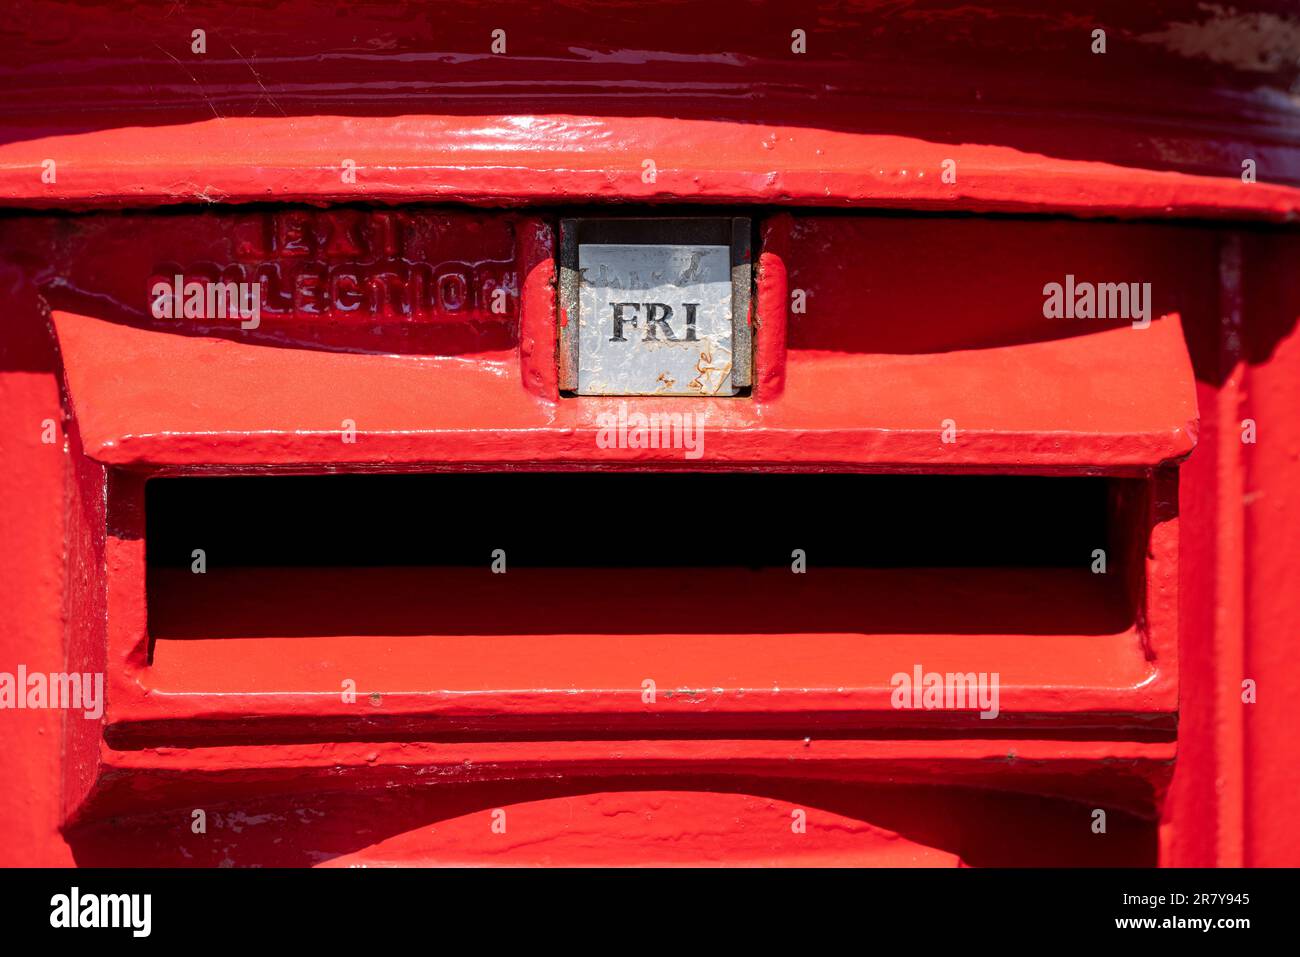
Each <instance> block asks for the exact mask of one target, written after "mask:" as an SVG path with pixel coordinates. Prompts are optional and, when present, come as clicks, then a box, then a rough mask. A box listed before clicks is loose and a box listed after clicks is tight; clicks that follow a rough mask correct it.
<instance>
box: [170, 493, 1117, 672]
mask: <svg viewBox="0 0 1300 957" xmlns="http://www.w3.org/2000/svg"><path fill="white" fill-rule="evenodd" d="M1141 487H1142V483H1141V482H1140V481H1139V480H1132V479H1103V478H1046V477H1011V476H898V475H889V476H886V475H837V474H832V475H812V474H757V473H739V474H708V473H706V474H695V473H692V474H684V473H676V474H646V473H636V474H634V473H508V474H420V475H332V476H258V477H220V478H208V477H196V478H164V479H154V480H151V481H150V482H148V484H147V490H146V555H147V565H148V576H147V582H148V585H147V592H148V595H147V599H148V621H149V629H150V635H151V639H152V646H153V660H154V663H155V665H157V666H159V667H166V666H167V665H168V663H169V662H170V661H172V660H173V659H174V658H177V657H179V658H184V657H186V656H188V655H191V654H194V653H196V651H195V648H194V647H193V646H191V647H190V648H189V649H187V648H186V645H187V643H193V642H195V641H196V640H197V641H198V643H199V644H204V643H207V644H206V647H208V648H210V647H211V644H210V643H211V642H213V641H217V640H225V639H243V638H247V639H252V638H259V639H264V640H268V641H271V642H284V643H285V645H284V650H285V651H286V653H290V654H292V655H294V656H301V657H303V658H304V659H309V658H310V657H311V654H312V653H311V650H310V646H311V643H310V642H298V643H296V644H292V645H291V644H289V643H287V639H303V638H312V637H321V636H386V637H401V638H402V640H404V641H419V639H420V638H421V637H423V638H426V639H428V640H430V641H436V640H438V639H439V637H441V636H450V635H460V636H463V635H537V636H546V635H627V634H640V635H645V634H655V635H695V636H699V635H745V634H789V635H802V634H809V633H829V632H834V633H851V634H863V635H871V634H879V633H893V632H905V633H913V634H919V633H930V632H935V633H948V634H970V635H979V634H985V633H1014V634H1034V633H1043V634H1079V635H1089V634H1112V633H1115V632H1117V631H1121V630H1123V629H1125V628H1127V627H1130V626H1131V625H1132V623H1133V617H1134V611H1133V609H1134V601H1135V591H1134V589H1133V588H1132V587H1131V579H1132V567H1131V566H1132V564H1133V563H1134V558H1133V556H1134V555H1135V554H1139V553H1140V543H1138V542H1136V541H1134V540H1133V535H1132V534H1131V530H1133V529H1136V528H1139V527H1140V524H1141V523H1139V522H1134V521H1131V520H1129V519H1128V518H1126V517H1125V513H1126V510H1128V509H1130V508H1131V507H1132V505H1131V504H1126V502H1128V501H1130V500H1131V499H1133V497H1134V494H1135V493H1137V492H1140V489H1141Z"/></svg>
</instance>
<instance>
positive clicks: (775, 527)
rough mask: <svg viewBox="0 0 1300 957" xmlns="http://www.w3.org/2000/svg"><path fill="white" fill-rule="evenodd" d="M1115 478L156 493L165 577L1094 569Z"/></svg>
mask: <svg viewBox="0 0 1300 957" xmlns="http://www.w3.org/2000/svg"><path fill="white" fill-rule="evenodd" d="M1107 508H1108V506H1107V480H1106V479H1101V478H1042V477H1030V476H934V475H931V476H913V475H839V474H832V475H810V474H754V473H741V474H735V473H728V474H690V473H676V474H650V473H636V474H632V473H504V474H503V473H492V474H432V475H430V474H421V475H311V476H256V477H230V478H168V479H154V480H152V481H150V482H149V483H148V486H147V494H146V517H147V532H146V537H147V556H148V563H149V565H150V567H164V566H173V567H182V566H184V567H189V565H190V562H191V557H190V556H191V553H192V552H193V550H194V549H196V548H201V549H203V550H204V551H205V553H206V556H207V562H208V564H209V567H225V568H229V567H234V566H268V565H277V566H285V565H302V566H328V565H335V566H346V567H358V566H382V565H419V566H429V565H444V566H474V565H479V566H486V565H487V564H488V563H489V561H490V560H491V553H492V551H493V550H494V549H498V548H499V549H504V550H505V552H506V556H507V561H508V566H509V567H510V568H523V567H548V568H586V567H599V568H612V567H616V568H633V567H647V568H659V567H673V566H676V567H681V566H695V567H706V566H707V567H734V568H765V567H788V566H789V564H790V562H791V552H792V550H793V549H796V548H800V549H803V550H804V552H805V553H806V555H807V557H808V562H809V563H810V564H811V565H813V566H820V567H826V566H836V567H858V568H905V567H968V568H969V567H986V568H987V567H995V566H1016V567H1059V568H1066V567H1083V566H1086V564H1087V563H1088V562H1089V561H1090V557H1089V556H1090V555H1091V552H1092V550H1093V549H1094V548H1107V547H1108V542H1107Z"/></svg>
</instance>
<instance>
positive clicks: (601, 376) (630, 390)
mask: <svg viewBox="0 0 1300 957" xmlns="http://www.w3.org/2000/svg"><path fill="white" fill-rule="evenodd" d="M751 263H752V254H751V242H750V220H749V218H748V217H712V218H710V217H699V218H694V217H672V218H667V217H664V218H653V217H638V218H590V219H562V220H561V221H560V271H559V305H560V328H559V347H560V348H559V385H560V391H561V392H562V393H567V394H569V395H627V396H634V395H658V396H733V395H737V394H740V393H742V391H745V390H747V389H748V388H749V387H750V386H751V385H752V382H753V373H752V368H753V336H752V330H751V328H750V322H749V318H750V316H749V314H750V297H751V282H752V279H751V277H752V270H751ZM616 300H617V301H616ZM623 300H626V301H623ZM688 300H690V301H688Z"/></svg>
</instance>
